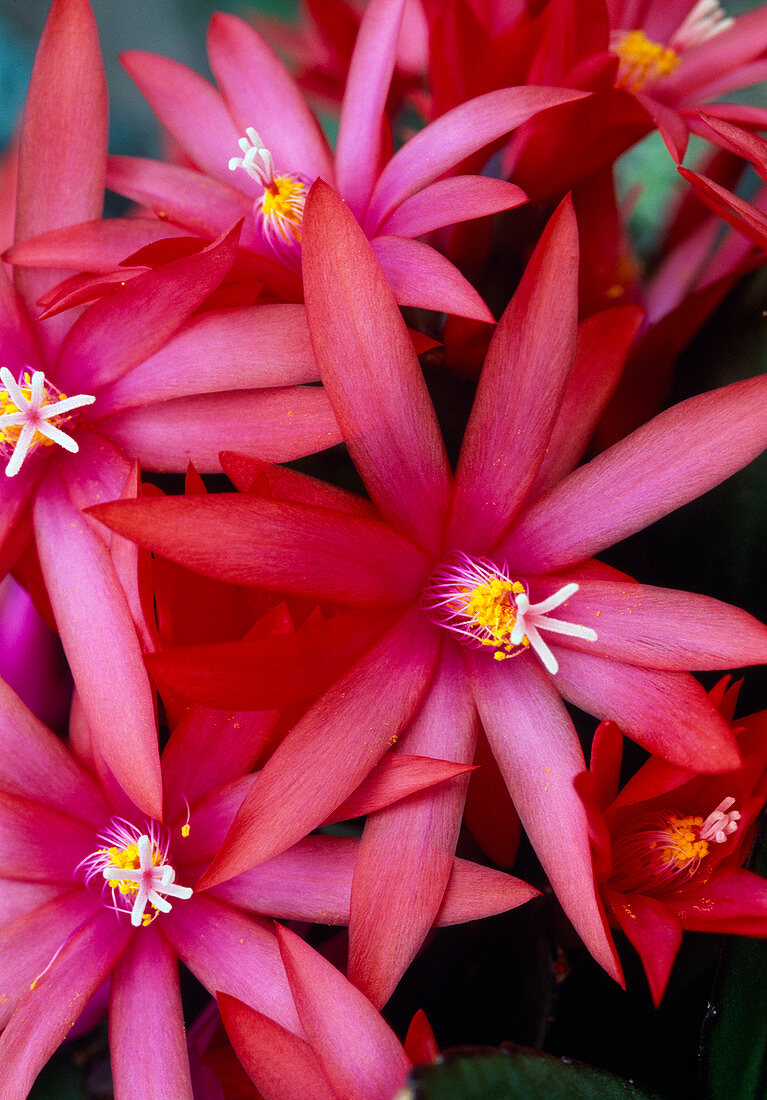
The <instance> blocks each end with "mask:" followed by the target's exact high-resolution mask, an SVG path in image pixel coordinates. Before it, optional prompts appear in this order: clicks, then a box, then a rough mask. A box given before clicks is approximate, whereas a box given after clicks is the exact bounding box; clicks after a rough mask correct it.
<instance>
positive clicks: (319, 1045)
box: [277, 925, 410, 1100]
mask: <svg viewBox="0 0 767 1100" xmlns="http://www.w3.org/2000/svg"><path fill="white" fill-rule="evenodd" d="M277 938H278V940H279V943H280V951H281V953H282V959H283V962H284V963H285V969H286V970H287V972H288V978H289V980H290V987H291V989H292V990H293V995H294V997H295V1000H296V1005H297V1006H298V1012H299V1015H300V1017H301V1023H302V1024H303V1027H304V1030H305V1032H306V1036H307V1039H308V1040H309V1043H310V1045H311V1047H312V1049H313V1050H314V1052H315V1054H316V1055H317V1058H318V1059H319V1062H320V1065H321V1066H322V1069H323V1070H324V1072H325V1074H326V1076H327V1078H328V1080H329V1081H330V1083H331V1085H332V1086H333V1088H334V1089H335V1091H336V1092H337V1093H338V1094H339V1096H354V1097H355V1100H357V1098H358V1100H391V1097H392V1096H394V1095H395V1094H396V1092H397V1090H398V1089H399V1088H400V1086H401V1085H403V1084H404V1081H405V1077H406V1075H407V1073H408V1070H409V1069H410V1060H409V1059H408V1057H407V1055H406V1054H405V1052H404V1050H403V1049H402V1045H401V1043H400V1041H399V1039H398V1038H397V1036H396V1035H395V1034H394V1032H393V1031H392V1030H391V1028H390V1027H389V1025H388V1024H387V1023H386V1022H385V1020H384V1019H383V1017H381V1016H379V1014H378V1013H377V1012H376V1010H375V1009H374V1008H373V1006H372V1005H371V1004H370V1002H369V1001H368V1000H367V999H366V998H365V997H364V996H363V995H362V993H360V992H359V990H357V989H355V988H354V986H353V985H352V984H351V982H348V981H347V980H346V978H344V976H343V974H341V973H339V971H338V970H336V968H335V967H334V966H333V965H332V963H329V962H328V961H327V959H323V957H322V956H321V955H319V954H318V953H317V952H316V951H314V950H313V949H312V948H311V947H309V945H308V944H306V943H304V941H303V940H302V939H301V938H300V937H299V936H297V935H296V934H295V932H290V931H289V930H288V929H287V928H283V927H282V926H281V925H277Z"/></svg>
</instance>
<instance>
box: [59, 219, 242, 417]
mask: <svg viewBox="0 0 767 1100" xmlns="http://www.w3.org/2000/svg"><path fill="white" fill-rule="evenodd" d="M238 232H239V231H238V230H237V229H235V230H234V231H233V232H231V233H229V234H228V235H227V236H226V237H224V238H223V239H221V240H217V241H214V242H213V244H211V245H209V246H208V247H207V248H204V249H203V250H202V251H201V252H196V253H194V254H193V255H191V256H184V257H182V258H181V259H179V260H172V261H170V262H169V263H167V264H163V265H162V266H161V267H159V268H158V269H157V270H156V271H147V272H146V273H145V274H142V275H139V276H137V277H136V278H135V279H131V280H130V282H128V283H126V285H125V286H124V287H122V288H121V289H120V290H117V291H115V292H114V293H113V294H110V295H108V296H107V297H106V298H104V299H103V300H102V301H100V302H96V304H95V305H93V306H91V308H90V309H88V310H86V312H85V313H84V314H83V315H82V316H81V317H80V318H79V320H77V321H76V322H75V324H74V325H73V326H72V328H71V329H70V332H69V335H68V336H67V339H66V340H65V342H64V345H63V347H62V349H61V355H60V357H59V364H58V369H57V380H58V381H60V384H61V385H63V386H64V387H65V388H66V389H67V390H68V392H69V393H78V392H79V393H96V394H97V396H98V389H99V388H100V387H101V386H104V385H106V384H107V383H108V382H113V381H114V380H115V379H116V378H119V377H120V375H122V374H125V372H126V371H128V370H130V368H131V367H134V366H136V364H137V363H140V362H141V361H142V360H143V359H146V358H147V357H148V356H150V355H153V354H154V353H155V352H156V351H157V350H158V349H159V348H160V347H161V346H162V345H163V344H164V343H165V341H166V340H167V339H168V337H169V336H171V335H173V334H174V333H175V331H176V330H177V329H178V328H180V327H181V325H182V324H183V322H184V321H186V320H187V319H188V318H189V317H190V316H191V315H192V313H194V311H195V310H196V309H197V307H198V306H199V305H200V304H201V303H202V302H203V301H204V300H205V299H206V298H207V296H208V295H209V294H210V293H211V292H212V291H214V290H215V289H216V287H217V286H218V285H219V284H220V283H221V281H222V280H223V278H224V276H225V275H226V273H227V271H228V270H229V269H230V267H231V266H232V264H233V262H234V258H235V254H236V248H237V236H238Z"/></svg>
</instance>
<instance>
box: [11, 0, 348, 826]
mask: <svg viewBox="0 0 767 1100" xmlns="http://www.w3.org/2000/svg"><path fill="white" fill-rule="evenodd" d="M53 87H55V88H56V89H57V91H56V95H55V96H52V95H51V94H50V89H51V88H53ZM106 110H107V107H106V91H105V88H104V83H103V73H102V69H101V59H100V55H99V47H98V39H97V36H96V28H95V23H94V20H93V15H92V13H91V10H90V8H89V6H88V4H87V2H86V0H56V2H55V3H54V4H53V6H52V8H51V13H50V16H49V19H48V22H47V25H46V29H45V32H44V34H43V37H42V40H41V43H40V48H39V51H38V55H37V60H36V62H35V68H34V72H33V75H32V82H31V85H30V90H29V96H28V101H27V108H26V114H25V119H24V127H23V132H22V137H21V145H20V152H19V161H20V164H19V194H18V204H17V234H18V235H19V237H24V236H30V235H34V234H36V233H40V232H42V231H43V230H46V229H54V228H59V227H62V226H66V225H69V224H70V223H72V222H76V221H81V220H82V219H83V218H93V217H97V216H98V215H99V214H100V211H101V205H102V201H103V180H104V172H105V156H106V129H107V114H106ZM73 119H77V120H78V124H77V125H73V121H72V120H73ZM236 237H237V230H236V229H235V230H233V231H232V232H230V233H229V234H227V235H226V236H224V237H223V238H221V239H220V240H217V241H215V242H213V243H212V244H210V245H208V246H207V247H205V248H203V249H202V250H198V251H196V252H194V253H192V254H190V255H182V256H181V257H180V258H178V259H175V260H172V261H169V262H168V263H166V264H164V265H162V266H160V267H159V268H158V269H157V270H155V271H149V272H147V273H145V274H143V275H141V276H138V277H137V278H135V279H133V280H131V281H130V282H128V283H127V284H126V285H125V286H124V287H120V288H118V289H116V290H115V291H114V292H113V293H112V294H110V295H109V296H107V297H106V298H104V299H103V300H102V301H100V302H98V303H96V304H95V305H94V306H92V307H91V308H90V309H88V310H87V311H86V312H85V313H83V314H81V315H78V314H77V313H73V312H70V313H69V314H67V315H65V316H58V317H55V318H52V319H50V320H47V321H36V320H34V319H33V318H34V314H35V303H36V302H37V300H38V298H39V296H40V295H41V293H43V292H44V291H45V290H47V289H48V288H49V287H50V285H52V284H53V283H56V282H57V281H58V280H59V279H60V276H61V272H60V271H50V270H45V269H34V270H33V269H29V268H24V267H17V268H16V270H15V280H16V289H17V292H18V293H17V292H16V291H14V288H13V286H12V285H11V283H10V281H9V280H8V277H7V276H6V274H5V269H4V268H3V269H0V332H1V333H2V344H3V362H2V364H0V455H1V456H2V458H3V459H4V461H3V462H2V463H1V464H0V568H2V571H3V572H5V571H6V570H7V569H8V568H10V567H11V566H12V565H13V564H14V562H15V560H16V559H17V558H18V556H19V554H20V552H21V551H23V549H24V547H25V544H26V543H27V542H28V541H29V539H30V537H32V536H33V535H34V538H35V541H36V546H37V553H38V554H39V557H40V563H41V566H42V571H43V575H44V577H45V583H46V587H47V591H48V595H49V596H50V601H51V604H52V606H53V610H54V613H55V617H56V622H57V625H58V628H59V630H60V633H61V637H62V641H63V643H64V648H65V650H66V652H67V657H68V659H69V663H70V665H71V667H72V669H73V673H74V676H75V679H76V680H77V682H78V685H79V689H80V693H81V697H82V701H83V705H84V707H85V709H86V713H87V716H88V721H89V723H90V725H91V726H92V728H93V730H94V732H95V734H96V735H97V736H98V737H99V738H100V739H101V741H102V750H103V752H104V754H105V757H106V759H107V761H108V763H109V766H110V767H111V768H112V770H113V771H114V773H115V776H116V777H117V779H118V781H119V782H121V783H122V784H123V786H124V787H125V789H126V790H127V791H128V792H129V793H130V794H131V797H132V798H133V799H134V801H135V802H136V803H137V805H140V806H141V807H142V809H144V810H145V812H147V813H149V814H150V815H151V816H154V817H158V816H159V815H160V809H161V792H160V765H159V757H158V750H157V738H156V734H155V723H154V713H153V706H152V699H151V693H150V688H149V681H148V679H147V676H146V671H145V668H144V663H143V658H142V655H141V651H140V648H139V643H138V640H137V638H136V632H135V629H134V625H133V621H132V617H131V610H130V607H129V601H128V599H126V595H125V592H124V590H123V583H125V584H126V585H128V586H130V575H129V570H128V571H127V572H126V571H125V570H122V572H121V569H120V566H119V563H118V564H116V563H115V561H114V560H113V555H112V552H111V551H110V547H109V545H108V543H106V542H105V541H104V539H103V538H102V537H101V535H99V534H98V533H97V531H96V530H95V528H94V527H93V525H92V524H91V522H90V521H89V520H87V519H85V518H84V517H83V515H82V514H81V511H80V509H81V508H83V507H86V506H88V505H90V504H94V503H96V502H97V501H103V500H112V499H114V498H116V497H120V496H121V495H122V494H123V493H124V492H125V491H129V479H130V478H131V476H132V468H133V463H134V461H135V460H136V459H139V460H140V461H141V463H142V465H143V466H144V467H145V468H148V469H155V470H179V471H180V470H183V469H184V468H185V467H186V465H187V463H188V461H189V460H190V459H192V460H194V462H195V463H196V464H197V466H198V467H199V468H200V469H201V470H203V471H206V470H217V469H219V468H220V467H219V464H218V452H219V451H220V450H221V448H222V446H223V445H225V444H226V445H229V446H231V445H233V444H234V443H235V441H236V440H237V439H239V440H240V444H241V445H242V446H244V447H245V448H246V449H250V450H251V451H252V452H253V453H255V454H258V455H260V457H262V458H266V459H269V460H278V459H280V460H285V459H287V458H295V457H297V456H298V455H301V454H306V453H308V452H311V451H314V450H317V449H322V448H324V447H326V446H328V445H330V444H332V443H335V442H336V441H337V440H338V438H339V434H338V429H337V427H336V425H335V420H334V417H333V414H332V411H331V409H330V406H329V404H328V402H327V399H326V397H325V396H324V394H323V393H322V391H321V390H320V389H317V388H310V387H303V386H297V385H295V383H298V382H304V381H311V380H314V379H316V376H317V375H316V366H315V364H314V360H313V356H312V352H311V347H310V345H309V340H308V332H307V330H306V325H305V319H304V314H303V309H302V307H300V306H287V305H286V306H270V307H255V308H254V309H252V310H240V311H235V310H223V311H220V312H210V313H206V314H204V315H201V316H199V317H196V318H193V314H194V313H195V311H196V310H197V309H198V308H199V307H200V306H201V305H202V303H203V302H204V301H205V300H206V298H207V297H208V295H209V294H210V293H211V292H212V291H213V290H215V289H216V287H217V286H218V285H219V284H220V282H221V280H222V279H223V277H224V276H225V274H226V273H227V271H228V270H229V269H230V268H231V266H232V263H233V262H234V259H235V255H236ZM171 337H172V339H171ZM255 347H258V348H259V351H260V355H261V356H262V357H263V358H260V359H259V361H256V362H254V363H253V364H252V365H251V363H250V362H249V360H250V358H251V355H250V351H248V354H247V356H246V357H245V358H246V361H245V363H243V348H245V349H251V348H255ZM253 358H254V359H255V358H258V357H255V356H254V357H253ZM126 487H128V488H126ZM112 550H113V551H114V553H115V555H117V557H118V558H119V557H120V554H119V551H118V550H117V548H116V544H115V547H113V548H112ZM86 596H87V598H86ZM137 761H138V762H139V763H138V766H137Z"/></svg>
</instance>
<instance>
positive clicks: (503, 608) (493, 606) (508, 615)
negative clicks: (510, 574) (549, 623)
mask: <svg viewBox="0 0 767 1100" xmlns="http://www.w3.org/2000/svg"><path fill="white" fill-rule="evenodd" d="M524 590H525V586H524V585H523V584H522V583H521V582H520V581H506V580H502V579H501V578H500V577H493V578H492V579H491V580H489V581H486V582H485V583H484V584H478V585H477V586H476V587H475V588H472V589H468V588H465V589H463V596H462V603H461V605H460V606H459V607H457V608H456V610H460V611H461V612H462V614H464V615H466V616H467V617H468V618H470V619H471V620H472V622H474V623H476V625H477V626H480V627H482V628H483V629H484V630H485V631H486V632H487V635H488V636H487V637H485V638H481V639H480V641H481V643H482V645H486V646H492V647H493V648H495V649H496V652H495V653H494V654H493V657H494V658H495V660H496V661H505V660H506V658H507V657H511V656H512V655H513V654H514V653H516V652H518V651H519V646H518V645H512V644H511V641H510V639H511V632H512V630H513V629H514V624H515V622H516V621H517V610H516V606H515V604H514V600H513V599H512V598H511V597H513V596H515V595H518V594H519V593H520V592H524ZM519 644H520V645H522V646H528V645H529V644H530V643H529V642H528V640H527V636H525V637H524V638H523V639H522V641H521V642H520V643H519Z"/></svg>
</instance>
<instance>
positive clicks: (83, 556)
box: [34, 475, 162, 818]
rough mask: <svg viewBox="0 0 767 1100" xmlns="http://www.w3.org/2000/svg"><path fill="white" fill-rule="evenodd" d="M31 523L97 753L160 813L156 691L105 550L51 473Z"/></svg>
mask: <svg viewBox="0 0 767 1100" xmlns="http://www.w3.org/2000/svg"><path fill="white" fill-rule="evenodd" d="M34 520H35V532H36V535H37V545H38V551H39V554H40V562H41V565H42V568H43V572H44V575H45V580H46V584H47V586H48V593H49V595H50V597H51V604H52V605H53V608H54V613H55V615H56V621H57V623H58V626H59V630H60V632H61V638H62V642H63V643H64V648H65V650H66V653H67V657H68V660H69V663H70V666H71V667H72V671H73V674H74V677H75V679H76V681H77V684H78V689H79V691H80V695H81V698H82V702H83V706H84V709H85V713H86V716H87V718H88V722H89V724H90V726H91V728H92V730H93V733H94V736H95V737H96V738H97V740H98V744H99V748H100V751H101V753H102V754H103V756H104V759H105V760H106V762H107V763H108V764H109V766H110V768H111V769H112V771H113V772H114V774H115V777H116V778H117V780H118V782H119V783H121V784H122V786H123V787H124V789H125V791H126V792H127V793H128V794H129V795H130V797H131V798H132V799H133V801H134V802H135V803H136V805H137V806H139V807H140V808H141V809H142V810H144V812H145V813H148V814H149V815H150V816H152V817H156V818H160V817H161V815H162V792H161V776H160V760H159V753H158V748H157V731H156V727H155V717H154V706H153V700H152V693H151V688H150V685H149V679H148V677H147V673H146V669H145V668H144V661H143V658H142V655H141V650H140V647H139V642H138V637H137V635H136V630H135V627H134V625H133V620H132V618H131V614H130V609H129V608H128V604H127V602H126V599H125V595H124V594H123V591H122V588H121V586H120V582H119V579H118V577H117V574H116V573H115V570H114V566H113V565H112V562H111V560H110V557H109V553H108V550H107V548H106V547H105V546H104V543H103V542H102V541H101V539H100V538H99V537H98V535H96V534H95V533H94V531H93V529H92V526H91V524H90V521H89V520H88V519H87V518H86V517H85V516H83V515H82V514H81V513H80V512H79V511H78V510H77V509H76V508H75V507H74V506H73V504H72V502H71V500H70V498H69V495H68V494H67V492H66V490H65V489H64V487H63V486H62V484H61V482H60V480H59V479H58V478H55V479H54V476H53V475H51V476H50V477H49V478H48V480H47V481H46V483H45V485H44V486H43V487H42V488H41V490H40V492H39V493H38V496H37V500H36V502H35V513H34ZM83 593H87V594H88V599H87V601H84V600H83Z"/></svg>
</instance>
